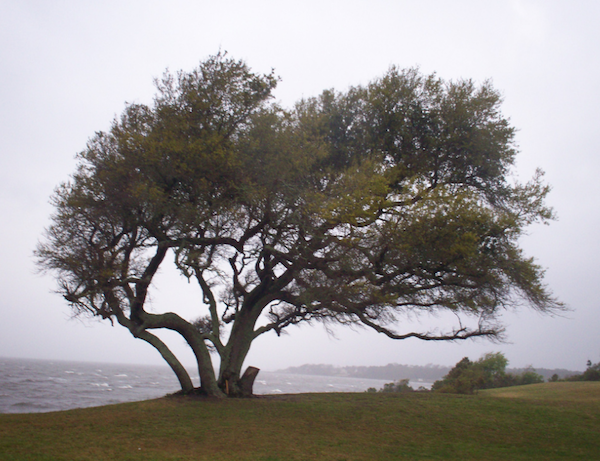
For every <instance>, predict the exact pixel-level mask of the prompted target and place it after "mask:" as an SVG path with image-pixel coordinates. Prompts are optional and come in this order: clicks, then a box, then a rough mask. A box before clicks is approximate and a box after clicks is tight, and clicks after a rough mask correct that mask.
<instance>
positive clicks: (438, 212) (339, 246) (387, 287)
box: [36, 54, 563, 396]
mask: <svg viewBox="0 0 600 461" xmlns="http://www.w3.org/2000/svg"><path fill="white" fill-rule="evenodd" d="M276 83H277V80H276V78H275V77H274V76H273V75H272V74H268V75H260V74H256V73H253V72H252V71H251V70H250V69H249V68H248V66H247V65H246V64H245V63H243V62H241V61H235V60H232V59H229V58H227V57H226V56H224V55H223V54H219V55H216V56H213V57H210V58H209V59H207V60H206V61H205V62H203V63H201V64H200V66H199V67H198V68H197V69H195V70H193V71H191V72H189V73H185V72H180V73H178V74H177V75H171V74H165V76H164V77H163V78H162V79H161V80H159V81H158V82H157V88H158V93H157V96H156V97H155V100H154V103H153V105H151V106H146V105H141V104H130V105H128V106H127V107H126V109H125V111H124V112H123V114H122V116H121V117H120V118H118V119H116V120H115V121H114V122H113V124H112V126H111V128H110V130H109V131H108V132H100V133H97V134H96V135H95V136H94V137H93V138H92V139H91V140H90V141H89V143H88V145H87V147H86V149H85V150H84V151H83V152H81V153H80V154H79V157H78V159H79V164H78V168H77V171H76V172H75V174H74V175H73V176H72V178H71V180H70V181H68V182H66V183H65V184H62V185H61V186H60V187H59V188H58V189H57V191H56V193H55V195H54V197H53V204H54V206H55V209H56V211H55V214H54V216H53V217H52V224H51V225H50V227H49V228H48V229H47V231H46V234H45V238H44V241H43V242H42V243H40V245H39V246H38V249H37V251H36V255H37V258H38V263H39V265H40V267H42V268H43V269H46V270H48V271H50V272H52V273H53V274H54V275H55V276H56V278H57V281H58V287H59V291H60V292H61V293H62V294H63V296H64V297H65V299H66V300H67V301H68V302H69V303H70V304H71V306H72V308H73V309H74V311H75V313H77V314H90V315H92V316H97V317H99V318H102V319H107V320H110V321H111V322H112V321H116V322H117V323H119V324H120V325H122V326H124V327H125V328H127V329H128V330H129V331H130V332H131V334H132V335H133V336H135V337H136V338H140V339H142V340H144V341H146V342H148V343H149V344H151V345H152V346H154V347H155V348H156V349H157V350H158V351H159V352H160V354H161V355H162V357H163V358H164V359H165V360H166V361H167V363H168V364H169V365H170V366H171V368H172V369H173V371H174V372H175V374H176V375H177V377H178V379H179V382H180V384H181V388H182V390H183V391H185V392H189V391H191V390H192V383H191V379H190V377H189V375H188V373H187V371H186V370H185V369H184V367H183V366H182V365H181V363H180V362H179V361H178V359H177V358H176V357H175V356H174V355H173V353H172V352H171V351H170V349H169V348H168V347H167V345H166V344H164V343H163V342H162V341H161V340H160V339H159V338H158V336H156V335H155V334H154V333H153V332H154V331H156V330H160V329H168V330H172V331H175V332H177V333H179V334H180V335H181V336H182V337H183V339H184V340H185V341H186V342H187V343H188V344H189V346H190V347H191V349H192V351H193V353H194V355H195V357H196V362H197V366H198V371H199V375H200V379H201V390H202V391H203V392H205V393H207V394H209V395H213V396H223V395H225V394H227V395H233V396H236V395H248V394H251V392H252V380H253V379H254V377H255V376H256V369H252V368H251V369H250V372H249V373H246V374H244V375H242V366H243V364H244V360H245V358H246V355H247V354H248V351H249V349H250V346H251V344H252V342H253V341H254V340H255V339H256V338H257V337H259V336H260V335H263V334H265V333H268V332H275V333H276V334H278V335H279V334H281V332H282V331H283V330H285V329H286V328H287V327H289V326H290V325H294V324H299V323H302V322H312V321H323V322H335V323H339V324H354V325H362V326H364V327H368V328H372V329H374V330H375V331H377V332H380V333H382V334H384V335H386V336H388V337H390V338H393V339H404V338H411V337H415V338H420V339H423V340H433V341H440V340H442V341H443V340H463V339H467V338H473V337H488V338H492V339H501V337H502V333H503V329H502V327H501V326H500V325H499V324H498V323H497V317H498V315H499V313H500V312H501V311H502V309H504V308H506V307H509V306H514V305H516V304H518V303H519V302H521V301H522V300H525V301H526V302H527V303H528V304H529V305H530V306H532V307H533V308H535V309H537V310H539V311H541V312H552V311H555V310H559V309H562V308H563V306H562V304H560V303H559V302H558V301H556V300H555V299H554V298H553V297H552V296H551V295H550V293H549V292H548V291H547V290H546V288H545V287H544V286H543V284H542V275H543V271H542V270H541V269H540V268H539V267H538V266H537V265H536V264H535V263H534V262H533V260H532V259H530V258H527V257H525V256H524V255H523V254H522V252H521V250H520V249H519V247H518V240H519V236H520V235H521V234H522V232H523V230H524V228H525V227H526V226H527V225H528V224H530V223H532V222H535V221H542V222H544V221H547V220H549V219H551V218H552V213H551V211H550V210H549V209H548V208H546V207H545V206H544V203H543V201H544V197H545V196H546V194H547V192H548V187H547V186H545V185H543V184H542V182H541V173H538V174H536V176H535V177H534V178H533V180H532V181H531V182H529V183H527V184H518V183H516V182H513V181H510V178H509V172H510V168H511V165H512V164H513V161H514V156H515V153H516V151H515V148H514V145H513V137H514V129H513V128H512V127H511V126H510V125H509V123H508V121H507V120H506V119H505V118H504V117H503V116H502V115H501V113H500V110H499V105H500V96H499V94H498V93H497V92H496V91H495V90H494V89H493V88H492V87H491V85H490V84H489V83H487V82H486V83H484V84H483V85H481V86H477V85H475V84H474V83H473V82H471V81H463V80H461V81H458V82H444V81H443V80H441V79H439V78H437V77H436V76H434V75H431V76H423V75H421V74H419V73H418V72H417V71H416V70H414V69H410V70H405V71H401V70H399V69H397V68H394V67H392V68H391V69H390V70H389V71H388V72H387V73H386V74H385V75H384V76H383V77H382V78H380V79H377V80H374V81H373V82H372V83H370V84H368V85H367V86H361V87H355V88H351V89H350V90H348V91H347V92H345V93H338V92H334V91H325V92H324V93H323V94H322V95H321V96H319V97H316V98H310V99H306V100H302V101H300V102H299V103H298V104H297V105H296V106H295V107H294V108H292V109H290V110H287V111H286V110H283V109H281V108H279V107H278V106H277V105H275V104H272V103H271V102H270V98H271V92H272V90H273V89H274V87H275V85H276ZM168 259H171V260H172V261H173V263H174V264H175V266H176V267H177V269H178V270H179V271H180V272H181V274H182V275H183V276H184V277H186V278H188V279H189V280H190V281H194V282H195V283H197V284H198V287H199V289H200V290H201V293H202V294H201V296H200V299H199V300H198V315H197V316H196V317H194V318H183V317H182V316H180V315H179V314H177V313H176V312H168V313H164V314H157V313H152V312H149V311H148V310H147V309H146V299H147V296H148V292H149V290H150V288H151V287H152V284H153V279H154V277H155V275H156V273H157V271H158V270H159V268H160V267H161V266H163V265H164V264H167V263H166V262H165V261H167V260H168ZM437 312H452V313H454V314H455V315H456V316H457V318H458V319H459V321H458V322H457V324H456V325H455V326H454V327H448V328H445V329H441V330H431V331H410V330H409V331H399V330H398V328H399V327H400V325H401V323H400V319H401V318H402V317H403V316H405V315H406V314H413V313H417V314H418V313H427V314H429V313H431V314H435V313H437ZM468 318H471V319H473V320H475V322H473V324H471V325H470V326H469V323H467V322H465V319H468ZM211 352H214V353H216V354H218V356H219V359H220V369H219V372H218V375H215V372H214V369H213V363H212V358H211Z"/></svg>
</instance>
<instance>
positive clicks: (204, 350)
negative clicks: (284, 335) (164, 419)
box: [118, 309, 259, 397]
mask: <svg viewBox="0 0 600 461" xmlns="http://www.w3.org/2000/svg"><path fill="white" fill-rule="evenodd" d="M144 317H145V318H144V320H146V322H140V323H142V325H143V324H144V323H146V326H148V324H152V326H153V327H154V328H168V329H171V330H174V331H177V332H178V333H179V334H181V336H183V338H184V339H185V341H186V342H187V343H188V345H189V346H190V347H191V349H192V351H193V353H194V355H195V357H196V362H197V366H198V373H199V375H200V391H201V392H202V393H204V394H206V395H209V396H212V397H250V396H252V395H253V386H254V380H255V379H256V376H257V375H258V372H259V369H258V368H256V367H248V368H247V369H246V371H245V372H244V374H243V375H242V374H241V371H242V366H243V364H244V360H245V359H246V356H247V355H248V351H249V350H250V346H251V344H252V341H253V340H254V338H255V334H254V325H255V323H256V320H257V316H256V315H255V314H253V313H252V312H251V310H244V309H243V310H240V312H238V314H237V316H236V319H235V321H234V323H233V326H232V329H231V334H230V337H229V341H228V342H227V344H226V345H225V346H224V347H223V348H221V350H220V351H219V355H220V358H221V365H220V376H219V378H218V379H217V377H216V376H215V372H214V368H213V364H212V360H211V357H210V352H209V350H208V347H207V345H206V344H205V342H204V339H203V338H202V336H201V335H200V334H198V332H197V331H195V329H194V328H193V327H192V326H191V325H190V324H189V323H188V322H186V321H185V320H183V319H181V318H180V317H178V316H170V315H169V314H163V315H152V314H150V315H148V314H146V315H145V316H144ZM118 320H119V323H121V324H122V325H123V326H125V327H127V328H128V329H129V331H130V332H131V334H132V335H133V336H135V337H136V338H139V339H142V340H144V341H146V342H147V343H149V344H151V345H152V346H154V348H155V349H156V350H157V351H158V352H159V353H160V355H161V356H162V358H163V359H164V360H165V361H166V362H167V364H168V365H169V367H170V368H171V370H173V373H175V376H176V377H177V379H178V381H179V385H180V386H181V391H182V392H183V393H184V394H188V393H191V392H193V391H194V386H193V384H192V381H191V379H190V376H189V374H188V372H187V371H186V369H185V367H184V366H183V365H182V364H181V362H179V360H178V359H177V358H176V357H175V355H174V354H173V353H172V352H171V350H170V349H169V348H168V347H167V345H166V344H165V343H163V342H162V341H161V340H160V339H159V338H158V337H157V336H155V335H153V334H152V333H150V332H149V331H147V330H146V329H145V328H144V327H142V326H141V325H140V324H139V323H137V322H134V321H132V320H130V319H127V318H126V317H125V316H120V318H119V319H118Z"/></svg>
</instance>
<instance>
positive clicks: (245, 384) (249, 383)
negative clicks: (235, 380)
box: [240, 367, 260, 397]
mask: <svg viewBox="0 0 600 461" xmlns="http://www.w3.org/2000/svg"><path fill="white" fill-rule="evenodd" d="M259 371H260V369H258V368H256V367H248V368H246V371H245V372H244V374H243V375H242V378H241V379H240V390H241V392H242V396H244V397H250V396H251V395H253V394H254V392H253V388H254V380H255V379H256V376H258V372H259Z"/></svg>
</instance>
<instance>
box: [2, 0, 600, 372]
mask: <svg viewBox="0 0 600 461" xmlns="http://www.w3.org/2000/svg"><path fill="white" fill-rule="evenodd" d="M599 22H600V2H597V1H596V0H589V1H585V0H571V1H569V2H567V1H556V0H502V1H501V0H489V1H486V2H482V1H479V0H453V1H451V2H450V1H445V0H368V1H357V0H344V1H337V0H319V1H313V0H303V1H302V2H289V1H285V0H277V1H275V0H274V1H267V0H253V1H251V2H250V1H234V0H222V1H219V2H215V1H204V0H196V1H192V0H169V1H158V0H143V1H142V0H140V1H134V0H103V1H102V2H99V1H98V2H82V1H79V0H48V1H44V0H39V1H33V0H12V1H11V0H0V217H1V219H2V224H1V225H0V242H2V243H1V245H0V356H4V357H23V358H39V359H52V360H60V359H63V360H81V361H98V362H120V363H148V364H160V363H161V360H162V359H161V358H160V356H159V355H158V353H157V352H156V351H155V350H154V349H153V348H152V347H150V346H149V345H147V344H146V343H144V342H142V341H140V340H136V339H134V338H133V337H132V336H131V335H130V333H129V332H128V331H127V330H125V329H124V328H122V327H119V326H115V327H111V325H110V323H106V322H105V323H101V322H99V321H96V320H84V319H74V318H73V317H72V315H71V313H70V311H69V308H68V305H67V303H66V302H65V301H64V300H63V299H62V297H61V296H60V295H58V294H56V293H54V291H53V290H54V289H55V288H54V280H53V279H52V277H51V276H48V275H43V274H40V273H39V272H38V270H37V268H36V267H35V263H34V258H33V255H32V253H33V251H34V249H35V247H36V245H37V243H38V241H39V240H40V239H41V238H42V235H43V231H44V228H45V227H46V226H48V225H49V223H50V215H51V213H52V206H51V205H50V203H49V198H50V196H51V195H52V192H53V190H54V188H55V187H56V186H58V185H59V184H60V183H61V182H63V181H66V180H68V178H69V175H70V174H71V173H73V171H74V169H75V165H76V161H75V154H76V153H77V152H80V151H82V150H83V149H84V148H85V145H86V141H87V140H88V139H89V138H90V137H92V136H93V135H94V133H95V132H97V131H102V130H106V129H108V128H109V126H110V122H111V121H112V119H113V118H114V117H115V116H117V115H118V114H120V113H121V111H122V110H123V108H124V107H125V103H126V102H129V103H133V102H139V103H150V102H151V101H152V96H153V94H154V86H153V79H154V78H157V77H160V76H161V75H162V73H163V72H164V71H165V70H166V69H170V70H171V71H177V70H180V69H183V70H191V69H193V68H194V67H195V66H196V65H197V64H198V63H199V62H200V61H202V60H204V59H206V58H207V57H208V56H210V55H213V54H215V53H217V52H219V51H220V50H221V51H227V52H228V54H229V55H230V56H231V57H233V58H235V59H243V60H245V61H246V62H247V63H248V65H249V66H250V67H251V68H252V69H253V70H255V71H258V72H263V73H266V72H270V70H271V69H274V70H275V73H276V75H278V76H279V77H280V78H281V82H280V83H279V86H278V88H277V90H276V92H275V96H276V99H277V100H278V101H279V102H280V103H281V104H282V105H284V106H286V107H289V106H291V105H292V104H293V103H294V102H295V101H297V100H298V99H300V98H302V97H310V96H316V95H318V94H319V93H320V92H321V91H323V90H324V89H329V88H335V89H337V90H341V91H343V90H346V89H347V88H348V87H349V86H351V85H359V84H365V83H367V82H369V81H370V80H372V79H374V78H376V77H378V76H381V75H382V74H383V73H384V72H385V71H386V70H387V69H388V68H389V67H390V65H397V66H399V67H400V68H407V67H418V68H419V69H420V70H421V72H423V73H425V74H430V73H434V72H435V73H436V74H437V75H438V76H439V77H441V78H443V79H446V80H452V79H460V78H469V79H473V80H474V81H476V82H483V81H485V80H488V79H489V80H491V81H492V82H493V84H494V87H495V88H497V89H498V90H500V92H501V93H502V95H503V97H504V103H503V105H502V111H503V113H504V115H505V116H507V117H508V118H510V120H511V123H512V124H513V126H515V127H516V128H517V129H518V132H517V136H516V140H517V144H518V146H519V150H520V153H519V155H518V157H517V161H516V165H515V169H514V174H515V176H516V177H518V178H519V179H521V180H522V181H526V180H527V179H528V178H530V177H531V176H532V175H533V173H534V171H535V169H536V168H538V167H539V168H541V169H543V170H544V171H545V172H546V176H545V178H546V181H547V182H548V183H549V184H550V185H551V186H552V192H551V193H550V195H549V197H548V204H549V205H551V206H552V207H553V208H554V210H555V212H556V214H557V215H558V220H557V221H555V222H552V223H551V224H550V225H549V226H544V225H535V226H532V227H531V228H529V229H528V235H526V236H525V237H524V238H523V239H522V241H521V244H522V247H523V249H524V250H525V252H526V254H528V255H529V256H533V257H535V258H536V260H537V262H538V263H539V264H540V265H541V266H542V267H544V268H545V269H546V277H545V282H546V284H547V285H548V287H549V288H550V289H551V290H552V291H553V293H554V294H555V295H556V296H557V297H558V298H559V299H560V300H561V301H563V302H564V303H566V304H567V305H568V306H569V307H570V308H571V310H570V311H569V312H566V313H564V314H562V315H561V316H554V317H551V316H544V315H541V314H538V313H535V312H533V311H531V310H528V309H527V308H526V307H523V308H520V309H518V310H516V311H509V312H506V313H505V314H504V315H503V318H502V319H503V322H504V324H505V326H506V327H507V336H508V338H507V342H506V343H503V344H492V343H490V342H489V341H485V340H477V341H468V342H458V343H426V342H422V341H418V340H405V341H393V340H391V339H389V338H386V337H383V336H382V335H378V334H377V333H375V332H369V331H367V330H361V329H356V330H351V329H347V328H345V329H341V328H338V329H335V330H334V331H333V332H328V331H326V329H325V328H324V327H323V326H321V325H318V324H317V325H314V326H302V327H292V328H290V329H289V334H288V335H285V336H282V337H277V336H275V335H274V334H272V335H270V334H269V335H264V336H262V337H260V338H259V339H258V340H257V341H255V343H254V345H253V346H252V350H251V352H250V354H249V357H248V359H247V361H246V364H247V365H254V366H257V367H259V368H261V369H264V370H277V369H281V368H285V367H288V366H298V365H301V364H304V363H326V364H336V365H341V366H345V365H385V364H388V363H403V364H411V365H426V364H439V365H453V364H455V363H456V362H457V361H459V360H460V359H461V358H462V357H465V356H468V357H470V358H471V359H477V358H479V357H480V356H481V355H482V354H484V353H486V352H492V351H493V352H496V351H500V352H503V353H504V354H505V355H506V357H507V358H508V360H509V366H513V367H525V366H528V365H533V366H534V367H540V368H542V367H543V368H567V369H571V370H583V369H585V363H586V362H587V360H588V359H589V360H592V361H593V362H594V363H596V362H599V361H600V334H599V331H600V309H599V308H600V299H599V297H598V295H597V291H598V289H597V287H598V285H599V284H600V280H599V274H598V260H599V259H600V243H599V242H600V239H598V235H599V229H600V181H598V180H597V172H598V171H599V170H600V156H599V155H598V150H599V148H598V135H597V134H598V131H599V129H600V112H599V109H598V108H599V107H600V87H599V85H598V84H597V79H598V78H599V75H600V51H599V50H600V30H599V29H598V27H597V24H598V23H599ZM194 299H196V298H195V296H194V292H193V290H192V289H191V287H190V286H188V285H187V284H186V282H185V281H184V280H182V279H181V278H180V277H178V276H177V274H175V273H171V272H169V271H164V272H163V273H161V274H160V277H159V280H158V281H157V288H156V289H155V291H154V292H153V298H152V303H153V306H154V307H155V308H157V309H161V308H166V307H165V306H167V307H169V308H171V306H173V305H177V306H180V305H181V306H188V308H189V305H190V304H191V303H193V302H194ZM439 321H440V322H442V324H443V323H444V322H445V321H446V319H444V318H440V319H439ZM163 337H164V338H165V340H167V341H168V342H169V345H170V346H171V347H172V348H173V350H174V351H175V352H176V353H177V354H179V355H180V356H182V357H183V360H184V361H185V362H187V363H191V362H192V357H191V353H190V352H189V350H187V348H186V347H185V345H184V344H183V341H182V340H181V339H179V338H177V337H176V336H174V335H164V336H163Z"/></svg>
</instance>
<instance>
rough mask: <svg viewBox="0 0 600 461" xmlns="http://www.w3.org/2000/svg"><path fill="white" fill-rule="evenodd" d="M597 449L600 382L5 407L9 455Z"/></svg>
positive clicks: (516, 455) (295, 455)
mask: <svg viewBox="0 0 600 461" xmlns="http://www.w3.org/2000/svg"><path fill="white" fill-rule="evenodd" d="M599 458H600V383H547V384H540V385H530V386H522V387H518V388H507V389H498V390H489V391H485V392H481V393H479V394H478V395H472V396H459V395H449V394H435V393H417V392H415V393H409V394H368V393H363V394H297V395H285V396H269V397H260V398H255V399H245V400H233V399H230V400H225V401H216V400H207V399H198V398H181V397H179V398H174V397H168V398H162V399H157V400H150V401H145V402H136V403H127V404H119V405H111V406H105V407H98V408H87V409H79V410H70V411H64V412H56V413H42V414H39V413H38V414H6V415H0V460H263V461H267V460H269V461H275V460H282V461H283V460H286V461H287V460H336V461H342V460H348V461H350V460H404V459H406V460H555V459H561V460H563V459H581V460H591V459H599Z"/></svg>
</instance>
